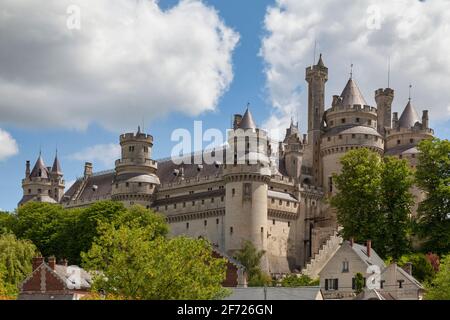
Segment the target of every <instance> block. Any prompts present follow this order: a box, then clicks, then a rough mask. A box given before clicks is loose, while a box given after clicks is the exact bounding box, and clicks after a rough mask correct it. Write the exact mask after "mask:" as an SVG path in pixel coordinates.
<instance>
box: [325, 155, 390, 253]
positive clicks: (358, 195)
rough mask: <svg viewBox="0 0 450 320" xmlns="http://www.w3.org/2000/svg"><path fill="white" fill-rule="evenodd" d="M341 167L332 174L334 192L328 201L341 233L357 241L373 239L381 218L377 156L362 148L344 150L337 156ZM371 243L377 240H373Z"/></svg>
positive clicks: (380, 169)
mask: <svg viewBox="0 0 450 320" xmlns="http://www.w3.org/2000/svg"><path fill="white" fill-rule="evenodd" d="M341 165H342V170H341V173H340V174H339V175H334V176H333V180H334V182H335V185H336V188H337V193H336V195H335V196H333V197H332V198H331V200H330V202H331V205H332V206H333V207H335V208H336V210H337V218H338V222H339V224H340V225H342V226H343V230H342V235H343V237H344V238H346V239H349V238H351V237H353V238H354V239H355V241H357V242H364V241H366V240H368V239H372V240H375V239H377V238H378V236H379V231H380V226H381V224H382V223H381V221H382V220H383V219H382V213H381V210H380V208H381V194H380V190H381V183H382V175H381V172H382V162H381V158H380V156H379V155H378V154H377V153H375V152H372V151H370V150H368V149H366V148H362V149H357V150H352V151H349V152H347V153H346V154H345V155H344V156H343V157H342V158H341ZM374 246H375V247H378V246H379V243H377V241H374Z"/></svg>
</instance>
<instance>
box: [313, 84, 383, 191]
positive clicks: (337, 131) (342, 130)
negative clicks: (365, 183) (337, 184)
mask: <svg viewBox="0 0 450 320" xmlns="http://www.w3.org/2000/svg"><path fill="white" fill-rule="evenodd" d="M325 121H326V124H327V126H326V129H325V130H324V133H323V135H322V141H321V144H320V147H321V156H322V165H323V186H324V191H325V192H326V193H327V194H329V195H331V194H333V193H334V192H335V191H336V190H335V188H334V187H333V174H334V173H336V174H339V173H340V171H341V163H340V159H341V157H342V156H343V155H344V154H345V153H346V152H347V151H350V150H353V149H357V148H361V147H365V148H369V149H371V150H373V151H376V152H378V153H379V154H380V155H382V154H383V152H384V144H383V137H382V136H381V135H380V134H379V133H378V131H377V110H376V108H374V107H371V106H369V105H368V104H367V102H366V100H365V99H364V96H363V94H362V93H361V91H360V90H359V88H358V85H357V84H356V82H355V81H354V80H353V79H352V78H351V77H350V79H349V80H348V81H347V84H346V86H345V88H344V90H343V91H342V93H341V95H340V96H337V95H335V96H333V103H332V106H331V108H330V109H328V110H327V112H326V116H325Z"/></svg>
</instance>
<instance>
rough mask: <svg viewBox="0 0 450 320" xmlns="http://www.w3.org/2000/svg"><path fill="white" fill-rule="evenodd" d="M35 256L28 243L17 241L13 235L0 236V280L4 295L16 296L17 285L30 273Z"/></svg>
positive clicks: (34, 251)
mask: <svg viewBox="0 0 450 320" xmlns="http://www.w3.org/2000/svg"><path fill="white" fill-rule="evenodd" d="M35 254H36V247H35V246H34V245H33V244H32V243H31V242H30V241H28V240H18V239H16V237H15V236H14V235H13V234H4V235H0V275H1V277H0V278H1V282H2V287H3V288H2V289H3V290H4V291H6V293H8V294H17V290H18V285H19V284H20V283H21V282H22V281H23V280H24V279H25V278H26V277H27V276H28V275H29V274H30V273H31V261H32V258H33V256H34V255H35Z"/></svg>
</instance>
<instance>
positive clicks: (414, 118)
mask: <svg viewBox="0 0 450 320" xmlns="http://www.w3.org/2000/svg"><path fill="white" fill-rule="evenodd" d="M416 122H420V118H419V115H418V114H417V111H416V109H415V108H414V107H413V106H412V104H411V101H408V104H407V105H406V107H405V109H404V110H403V112H402V115H401V116H400V119H399V120H398V125H399V127H400V128H408V129H409V128H411V127H414V125H415V124H416Z"/></svg>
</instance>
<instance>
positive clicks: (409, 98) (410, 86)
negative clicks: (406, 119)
mask: <svg viewBox="0 0 450 320" xmlns="http://www.w3.org/2000/svg"><path fill="white" fill-rule="evenodd" d="M411 88H412V84H411V83H410V84H409V97H408V100H409V102H411Z"/></svg>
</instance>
